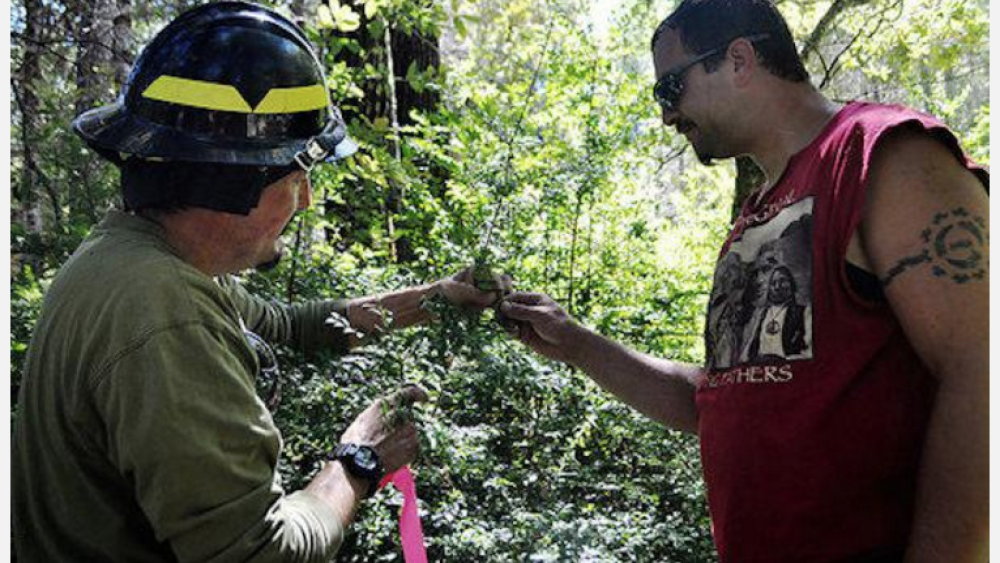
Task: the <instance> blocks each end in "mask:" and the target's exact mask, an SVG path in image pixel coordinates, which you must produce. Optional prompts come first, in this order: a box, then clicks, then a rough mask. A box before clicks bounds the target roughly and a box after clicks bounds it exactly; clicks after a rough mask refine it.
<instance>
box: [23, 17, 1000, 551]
mask: <svg viewBox="0 0 1000 563" xmlns="http://www.w3.org/2000/svg"><path fill="white" fill-rule="evenodd" d="M192 5H194V3H193V2H188V1H184V0H148V1H136V2H131V1H129V0H14V1H13V3H12V5H11V15H10V17H11V19H10V24H11V97H10V110H11V137H10V143H11V165H12V170H11V184H12V191H11V233H10V236H11V243H12V244H11V280H10V281H11V341H10V345H11V363H12V372H11V395H10V398H11V404H12V409H11V417H12V418H11V420H12V421H13V420H15V419H16V416H17V391H18V388H19V382H20V378H21V374H22V367H23V361H24V356H25V351H26V349H27V346H28V343H29V340H30V336H31V330H32V326H33V323H34V320H35V318H36V316H37V314H38V310H39V307H40V305H41V302H42V299H43V297H44V294H45V290H46V287H47V285H48V283H49V282H50V281H51V279H52V277H53V276H54V275H55V273H56V271H57V269H58V267H59V265H60V264H61V263H62V262H64V261H65V260H66V258H67V257H68V255H69V254H70V253H71V252H72V251H73V249H74V248H75V247H76V246H77V245H78V244H79V242H80V241H81V240H82V238H83V237H84V236H85V235H86V234H87V232H88V231H89V230H90V228H91V227H92V226H93V225H94V224H95V223H96V222H97V221H98V220H99V219H100V218H101V216H102V215H103V213H104V211H105V210H106V209H107V208H108V207H111V206H116V205H119V198H118V192H117V171H116V170H115V169H114V167H112V166H109V165H107V164H105V163H103V162H101V161H100V160H98V159H97V158H96V157H95V155H94V154H93V153H91V152H90V151H88V150H87V149H86V148H85V147H84V145H83V144H82V143H81V142H80V141H79V140H78V139H77V138H76V137H75V136H74V135H73V134H72V132H71V130H70V123H71V120H72V118H73V117H74V116H75V115H77V114H79V113H80V112H82V111H84V110H86V109H89V108H91V107H94V106H96V105H100V104H104V103H108V102H110V101H111V100H113V98H114V97H115V95H116V93H117V91H118V90H119V88H120V85H121V84H122V82H123V81H124V80H125V78H126V77H127V74H128V70H129V68H130V64H131V63H132V61H133V60H134V58H135V56H136V54H137V52H138V49H139V48H140V47H141V45H143V44H144V43H145V42H146V41H148V40H149V39H150V38H151V37H152V35H153V34H154V33H155V32H156V30H158V29H159V28H161V27H162V26H163V25H164V24H165V23H166V21H168V20H169V19H170V18H172V17H173V16H175V15H176V14H178V13H179V12H180V11H182V10H184V9H185V8H187V7H190V6H192ZM777 5H778V6H779V8H780V10H781V11H782V13H783V14H784V15H785V17H786V18H787V19H788V21H789V23H790V25H791V27H792V29H793V33H794V35H795V36H796V39H797V41H798V43H799V46H800V49H801V52H802V54H803V56H804V58H805V60H806V63H807V66H808V67H809V69H810V71H811V72H812V75H813V82H814V83H815V84H816V85H817V86H818V87H819V88H821V89H822V90H823V91H824V92H825V93H826V94H827V95H828V96H829V97H831V98H832V99H834V100H837V101H841V102H843V101H847V100H851V99H858V98H860V99H868V100H873V101H880V102H900V103H905V104H908V105H910V106H913V107H916V108H918V109H921V110H924V111H927V112H929V113H932V114H934V115H936V116H938V117H939V118H941V119H942V120H943V121H944V122H945V123H947V124H948V125H949V126H951V127H952V128H953V129H954V130H955V131H956V132H957V134H958V135H959V137H960V138H961V140H962V142H963V146H964V148H965V150H966V151H967V152H969V154H970V155H971V156H972V157H973V158H975V159H976V160H978V161H979V162H981V163H984V164H989V120H990V116H989V111H990V104H989V80H988V78H989V68H988V67H989V46H988V38H989V4H988V1H987V0H832V1H830V0H778V2H777ZM275 6H276V7H277V8H279V9H280V10H282V11H283V12H285V13H286V14H287V15H289V16H291V17H293V18H294V19H296V20H297V21H298V22H300V23H301V24H302V25H303V26H304V27H305V29H306V30H307V31H308V33H309V36H310V38H311V39H312V41H313V42H314V44H315V45H316V47H317V49H318V50H319V52H320V53H321V54H322V58H323V60H324V62H325V65H326V69H327V73H328V82H329V87H330V90H331V94H332V97H333V99H334V100H335V101H336V103H338V104H339V105H340V106H341V107H342V108H343V109H344V110H345V114H346V116H347V117H348V119H349V121H350V129H351V132H352V134H353V135H354V136H355V137H356V138H358V139H359V140H360V141H361V147H362V148H361V150H360V152H359V153H358V154H357V155H355V156H354V157H352V158H351V159H349V160H347V161H346V162H344V163H342V164H341V165H339V166H335V167H326V168H325V169H323V170H322V171H319V172H316V173H314V177H313V181H314V185H315V190H316V194H317V199H318V200H317V202H316V203H315V204H314V208H313V209H312V210H310V211H308V212H306V213H304V214H303V215H302V216H301V218H300V219H299V220H298V221H297V223H295V224H294V225H293V226H294V229H293V232H292V234H291V238H290V246H291V248H292V252H291V257H290V259H288V260H286V261H285V263H284V264H283V265H282V266H281V267H280V268H279V269H277V270H276V271H273V272H269V273H267V274H256V273H253V274H248V275H247V276H246V278H245V280H246V283H248V284H249V285H251V286H252V287H253V288H254V289H256V290H257V291H259V292H260V293H262V294H265V295H267V296H269V297H271V298H273V299H278V300H282V301H295V300H300V299H308V298H313V297H327V296H356V295H362V294H370V293H374V292H378V291H384V290H390V289H394V288H398V287H401V286H403V285H406V284H411V283H416V282H423V281H429V280H433V279H437V278H440V277H442V276H446V275H450V274H452V273H454V272H455V271H457V270H458V269H460V268H462V267H463V266H465V265H468V264H470V263H472V262H473V260H475V259H479V260H480V261H483V262H486V263H488V264H490V265H491V266H492V267H494V269H495V270H497V271H504V272H509V273H510V274H512V275H513V276H514V278H515V280H516V283H517V286H518V288H521V289H526V290H535V291H543V292H547V293H549V294H551V295H552V296H553V297H555V298H556V300H558V301H559V302H560V303H562V304H563V305H564V306H565V307H566V308H567V309H568V310H569V311H570V312H571V313H572V314H573V315H574V316H575V317H577V318H578V319H580V321H581V322H583V323H585V324H587V325H588V326H591V327H593V328H595V329H597V330H599V331H600V332H602V333H603V334H606V335H608V336H611V337H613V338H615V339H617V340H620V341H622V342H624V343H626V344H628V345H629V346H632V347H635V348H637V349H639V350H642V351H644V352H648V353H651V354H655V355H659V356H663V357H670V358H674V359H677V360H684V361H689V362H696V363H697V362H701V361H702V360H703V356H704V346H703V339H702V332H703V322H704V321H703V315H704V311H705V308H706V304H707V300H708V294H709V290H710V284H711V276H712V270H713V266H714V262H715V258H716V253H717V251H718V248H719V245H720V244H721V242H722V240H723V239H724V237H725V234H726V232H727V230H728V227H729V224H730V221H731V219H732V216H733V209H734V206H736V205H738V204H739V202H740V201H741V200H742V198H743V197H745V195H746V193H747V191H748V189H749V188H750V187H752V186H753V185H754V182H755V178H756V174H757V172H756V171H755V169H754V167H753V165H752V163H750V162H748V161H741V162H739V163H738V164H736V165H734V164H733V163H723V164H719V165H716V166H713V167H704V166H701V165H699V164H698V162H697V160H696V159H695V158H694V156H693V154H692V153H691V151H689V150H688V149H687V148H686V146H685V142H684V139H683V138H682V137H678V136H677V135H675V134H674V132H673V131H672V130H668V129H667V128H665V127H663V126H662V124H661V123H660V122H659V111H658V108H657V107H656V105H655V103H654V102H653V100H652V97H651V95H650V90H651V85H652V82H653V75H652V65H651V60H650V53H649V39H650V36H651V34H652V32H653V30H654V29H655V28H656V26H657V24H658V23H659V22H660V20H661V19H662V18H663V17H664V16H666V15H667V14H668V13H669V12H670V11H671V10H672V8H673V6H674V2H672V1H669V0H605V1H601V2H586V1H583V0H510V1H500V0H484V1H478V2H474V1H469V0H437V1H434V0H363V1H344V2H338V0H332V1H331V2H330V3H318V2H316V1H315V0H289V1H287V2H283V3H277V4H275ZM441 314H442V322H440V323H437V324H435V325H433V326H428V327H420V328H416V329H410V330H406V331H400V332H398V333H393V334H390V335H388V336H385V337H383V338H381V339H380V340H379V341H378V342H377V343H376V344H373V345H370V346H368V347H365V348H363V349H359V350H356V351H355V352H354V353H352V354H351V355H349V356H345V357H339V358H334V357H323V358H320V359H318V360H317V359H315V358H314V359H311V360H307V359H306V358H303V357H300V356H297V355H296V354H295V353H294V352H292V351H291V350H280V351H279V355H280V360H281V365H282V373H283V375H282V377H281V379H280V380H277V381H261V385H260V392H261V395H262V397H263V398H264V399H265V400H266V401H267V402H268V404H269V406H270V407H271V408H272V411H273V414H274V417H275V420H276V422H277V423H278V425H279V426H280V427H281V429H282V432H283V435H284V439H285V446H284V450H283V455H282V458H281V461H280V468H279V469H280V471H281V473H282V475H283V476H284V478H285V482H286V485H287V487H288V488H289V489H295V488H298V487H299V486H300V485H302V484H303V483H304V482H305V481H306V480H307V479H308V478H309V477H310V476H311V475H312V474H313V473H314V472H315V471H316V470H317V468H318V467H319V464H320V463H321V460H322V458H323V456H324V455H325V453H326V452H327V451H329V449H330V448H331V445H332V443H333V440H335V437H336V436H339V434H340V432H341V431H342V430H343V429H344V426H345V424H346V423H347V422H348V421H349V420H350V419H351V418H353V415H354V414H355V413H357V412H359V411H360V410H361V409H362V408H363V406H364V405H366V404H367V403H368V402H369V401H370V400H371V399H373V398H374V397H375V396H376V395H378V394H380V393H382V392H384V391H385V390H389V389H392V388H394V387H397V386H398V385H400V384H401V383H403V382H416V383H419V384H421V385H423V386H424V387H426V388H427V389H429V390H430V391H431V395H432V401H431V403H430V404H429V405H428V406H427V407H425V408H423V409H422V412H421V413H420V415H419V416H420V417H421V420H422V424H423V430H424V449H423V455H422V458H421V459H420V461H419V462H418V463H417V464H416V467H415V469H416V471H417V473H418V486H419V489H420V493H421V496H422V504H421V513H422V515H423V525H424V530H425V533H426V535H427V538H428V553H429V556H430V559H431V560H435V561H490V562H493V561H498V562H499V561H535V562H545V561H669V562H704V561H712V560H714V558H715V554H714V549H713V547H712V543H711V537H710V529H709V522H708V516H707V511H706V505H705V488H704V483H703V481H702V478H701V466H700V462H699V458H698V448H697V442H696V440H695V439H693V438H692V437H690V436H686V435H681V434H679V433H675V432H671V431H668V430H665V429H664V428H662V427H660V426H658V425H657V424H655V423H653V422H651V421H649V420H646V419H644V418H643V417H641V416H640V415H638V414H637V413H635V412H634V411H632V410H631V409H629V408H628V407H625V406H623V405H622V404H620V403H618V402H617V401H615V400H614V399H613V398H612V397H610V396H609V395H608V394H606V393H604V392H603V391H602V390H600V389H599V388H598V387H597V386H596V385H594V384H593V383H592V382H591V381H590V380H589V379H588V378H587V377H586V376H585V375H583V374H581V373H579V372H576V371H574V370H572V369H569V368H568V367H566V366H563V365H559V364H555V363H552V362H548V361H545V360H542V359H540V358H538V357H537V356H533V355H532V354H531V353H529V352H528V351H527V349H525V348H524V347H522V346H520V345H519V344H518V343H517V342H514V341H513V340H511V339H509V338H508V337H507V336H506V335H505V334H504V332H503V330H502V329H500V328H499V326H498V325H497V324H496V323H494V322H493V321H492V319H491V317H490V313H489V312H488V313H487V314H486V316H484V317H483V318H479V319H476V318H470V317H466V316H464V315H462V314H459V313H457V312H454V311H448V310H442V311H441ZM400 502H401V499H400V498H399V496H398V495H395V494H393V493H382V494H380V495H379V496H377V497H376V498H375V500H374V501H372V502H369V503H367V504H366V506H365V507H364V508H363V509H362V510H361V513H360V518H359V521H358V523H357V524H356V525H355V526H354V528H353V531H352V532H351V534H350V536H349V537H348V539H347V542H346V544H345V546H344V548H343V550H342V552H341V555H340V557H339V560H340V561H352V562H361V561H400V560H401V555H400V549H399V545H398V537H397V535H396V533H395V521H396V512H397V510H396V507H398V505H399V504H400Z"/></svg>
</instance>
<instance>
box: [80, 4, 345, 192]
mask: <svg viewBox="0 0 1000 563" xmlns="http://www.w3.org/2000/svg"><path fill="white" fill-rule="evenodd" d="M73 128H74V130H75V131H76V132H77V134H79V135H80V136H81V137H82V138H83V139H84V140H85V141H86V142H87V144H88V145H90V146H91V147H92V148H94V149H95V150H97V151H98V152H99V153H100V154H101V155H102V156H104V157H106V158H108V159H109V160H111V161H113V162H115V163H117V164H119V165H122V164H123V163H127V162H128V161H129V160H130V159H138V160H142V161H146V162H163V161H167V162H181V163H203V164H217V165H239V166H241V167H247V166H252V167H261V168H262V169H263V168H265V167H266V168H271V169H274V168H278V169H281V168H287V167H289V166H295V165H296V164H297V165H298V166H301V167H302V168H305V169H309V168H310V167H311V166H312V165H314V164H315V163H317V162H319V161H324V160H333V159H337V158H343V157H345V156H348V155H350V154H351V153H353V152H354V151H355V150H357V145H356V144H355V143H354V142H353V141H352V140H351V139H350V137H349V136H348V135H347V127H346V124H345V123H344V120H343V118H342V117H341V115H340V111H339V110H338V109H337V108H336V107H334V106H333V105H332V104H331V103H330V99H329V94H328V90H327V87H326V80H325V78H324V74H323V68H322V65H321V64H320V62H319V60H318V59H317V57H316V55H315V53H314V52H313V49H312V47H311V46H310V44H309V42H308V40H307V39H306V36H305V34H304V33H303V32H302V30H301V29H300V28H299V27H298V26H297V25H295V24H294V23H292V22H291V21H289V20H288V19H286V18H285V17H283V16H281V15H280V14H278V13H276V12H275V11H273V10H271V9H269V8H265V7H263V6H259V5H256V4H250V3H246V2H217V3H211V4H205V5H202V6H199V7H197V8H194V9H192V10H190V11H188V12H185V13H184V14H182V15H180V16H179V17H178V18H176V19H175V20H174V21H172V22H171V23H170V24H169V25H167V26H166V27H165V28H164V29H163V30H161V31H160V33H159V34H157V35H156V37H155V38H154V39H153V40H152V42H150V43H149V45H147V46H146V48H145V49H143V51H142V53H141V54H140V55H139V58H138V59H137V60H136V62H135V64H134V65H133V67H132V71H131V73H130V74H129V77H128V80H127V82H126V84H125V85H124V87H123V89H122V92H121V95H120V96H119V97H118V99H117V100H116V102H115V103H113V104H111V105H108V106H104V107H100V108H96V109H93V110H90V111H87V112H85V113H83V114H81V115H80V116H79V117H77V119H76V120H75V121H74V123H73ZM253 205H256V201H254V202H253Z"/></svg>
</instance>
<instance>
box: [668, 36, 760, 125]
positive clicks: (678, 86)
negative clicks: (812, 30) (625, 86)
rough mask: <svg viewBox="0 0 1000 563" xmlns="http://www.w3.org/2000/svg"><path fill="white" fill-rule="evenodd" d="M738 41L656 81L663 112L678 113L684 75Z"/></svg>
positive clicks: (694, 60) (680, 67) (686, 64)
mask: <svg viewBox="0 0 1000 563" xmlns="http://www.w3.org/2000/svg"><path fill="white" fill-rule="evenodd" d="M770 36H771V34H769V33H761V34H758V35H750V36H748V37H745V38H744V39H746V40H747V41H749V42H751V43H753V42H754V41H760V40H762V39H767V38H768V37H770ZM737 39H739V37H736V38H733V39H730V40H729V41H727V42H726V44H725V45H723V46H721V47H716V48H715V49H711V50H709V51H705V52H704V53H702V54H700V55H698V56H697V57H695V58H693V59H691V60H690V61H688V62H686V63H684V64H682V65H681V66H678V67H675V68H673V69H671V70H668V71H667V72H665V73H663V76H661V77H660V78H659V80H657V81H656V85H655V86H653V97H654V98H656V101H657V102H658V103H659V104H660V107H661V108H663V111H667V112H674V111H677V106H678V104H680V103H681V97H683V96H684V75H685V74H687V71H689V70H691V68H692V67H693V66H694V65H696V64H698V63H700V62H702V61H704V60H705V59H708V58H711V57H714V56H716V55H718V54H719V53H721V52H723V51H725V50H726V49H727V48H728V47H729V44H730V43H732V42H733V41H736V40H737Z"/></svg>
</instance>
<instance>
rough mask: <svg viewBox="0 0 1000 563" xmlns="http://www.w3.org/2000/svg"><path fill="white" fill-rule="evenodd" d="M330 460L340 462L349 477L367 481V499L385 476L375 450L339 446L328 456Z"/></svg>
mask: <svg viewBox="0 0 1000 563" xmlns="http://www.w3.org/2000/svg"><path fill="white" fill-rule="evenodd" d="M330 458H331V459H337V460H340V463H343V464H344V467H346V468H347V472H348V473H350V474H351V475H353V476H355V477H357V478H359V479H364V480H365V481H368V494H366V495H365V498H368V497H370V496H372V495H374V494H375V491H377V490H378V484H379V482H380V481H381V480H382V477H383V476H384V475H385V468H384V467H382V460H380V459H379V458H378V454H377V453H375V450H373V449H372V448H370V447H368V446H359V445H358V444H339V445H338V446H337V447H336V448H334V450H333V454H331V455H330Z"/></svg>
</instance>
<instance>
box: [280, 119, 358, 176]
mask: <svg viewBox="0 0 1000 563" xmlns="http://www.w3.org/2000/svg"><path fill="white" fill-rule="evenodd" d="M331 113H332V114H333V115H332V116H331V119H330V122H329V123H328V124H327V125H326V128H324V129H323V131H322V132H321V133H320V134H319V135H316V136H315V137H312V138H311V139H309V140H308V141H306V146H305V148H303V149H302V150H301V151H299V152H297V153H295V162H296V164H298V165H299V166H301V167H302V169H303V170H305V171H306V172H308V171H310V170H312V167H313V166H316V164H318V163H320V162H323V161H324V160H327V159H329V158H330V157H331V156H332V157H333V158H336V159H338V160H339V159H342V158H346V157H348V156H350V155H352V154H354V153H355V152H356V151H357V150H358V145H357V143H355V142H354V141H353V140H352V139H351V138H350V137H348V136H347V124H345V123H344V120H343V118H342V117H341V116H340V110H339V109H337V108H333V109H332V110H331Z"/></svg>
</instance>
